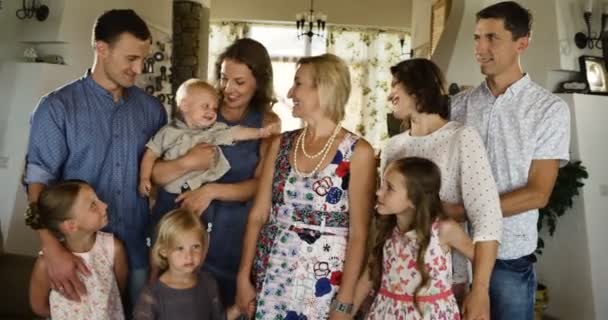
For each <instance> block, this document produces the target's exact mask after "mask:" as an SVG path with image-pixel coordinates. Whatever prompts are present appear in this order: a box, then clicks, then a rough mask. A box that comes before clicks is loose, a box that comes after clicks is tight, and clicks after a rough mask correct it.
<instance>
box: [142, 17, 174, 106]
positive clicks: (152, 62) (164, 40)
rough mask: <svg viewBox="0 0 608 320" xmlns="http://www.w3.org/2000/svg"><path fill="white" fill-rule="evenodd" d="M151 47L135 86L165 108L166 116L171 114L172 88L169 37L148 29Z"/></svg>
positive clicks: (163, 33) (170, 44)
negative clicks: (150, 35)
mask: <svg viewBox="0 0 608 320" xmlns="http://www.w3.org/2000/svg"><path fill="white" fill-rule="evenodd" d="M150 32H151V33H152V45H151V46H150V55H149V56H148V57H146V59H145V60H144V68H143V71H142V74H141V75H140V76H139V77H138V79H137V83H136V85H137V86H138V87H140V88H142V89H144V90H145V91H146V92H147V93H148V94H150V95H153V96H155V97H156V98H157V99H158V100H159V101H160V102H161V103H162V104H163V106H164V107H165V110H166V111H167V114H168V115H169V116H170V115H171V114H172V110H173V109H172V108H173V99H174V94H173V86H172V84H171V79H172V72H171V59H170V57H171V51H172V48H173V46H172V43H171V37H170V36H169V35H168V34H166V33H165V32H162V31H159V30H156V29H154V28H150Z"/></svg>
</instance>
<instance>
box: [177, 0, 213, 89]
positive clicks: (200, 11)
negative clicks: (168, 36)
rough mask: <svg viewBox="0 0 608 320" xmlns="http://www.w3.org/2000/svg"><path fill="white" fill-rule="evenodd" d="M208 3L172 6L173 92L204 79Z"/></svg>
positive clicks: (190, 2) (182, 3)
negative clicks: (182, 84)
mask: <svg viewBox="0 0 608 320" xmlns="http://www.w3.org/2000/svg"><path fill="white" fill-rule="evenodd" d="M208 42H209V1H182V0H179V1H174V2H173V56H172V57H171V60H172V65H173V79H172V85H173V90H177V88H178V87H179V85H180V84H181V83H182V82H184V81H185V80H188V79H189V78H193V77H196V78H199V77H200V78H203V79H204V78H206V75H207V56H208Z"/></svg>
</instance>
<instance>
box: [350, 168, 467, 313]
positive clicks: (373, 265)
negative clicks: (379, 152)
mask: <svg viewBox="0 0 608 320" xmlns="http://www.w3.org/2000/svg"><path fill="white" fill-rule="evenodd" d="M440 187H441V174H440V171H439V168H438V167H437V166H436V165H435V164H434V163H433V162H431V161H430V160H427V159H423V158H415V157H410V158H403V159H400V160H396V161H394V162H391V163H390V164H389V165H388V167H387V169H386V171H385V172H384V179H383V182H382V186H381V188H380V189H379V190H378V192H377V196H378V200H377V201H378V202H377V206H376V208H377V211H378V214H379V216H378V218H377V219H376V224H375V227H376V229H375V235H374V238H373V242H372V249H371V253H370V258H369V264H368V266H367V269H366V270H365V272H364V274H363V276H362V277H361V279H360V281H359V283H358V285H357V289H356V298H355V305H356V306H357V305H359V304H360V303H361V302H362V301H363V300H364V298H365V297H366V296H367V294H368V293H369V292H370V291H371V290H372V289H375V292H377V295H376V297H375V300H374V302H373V304H372V306H371V308H370V310H369V314H368V315H367V318H368V319H399V320H422V319H424V320H448V319H449V320H458V319H460V312H459V310H458V305H457V303H456V299H455V297H454V294H453V293H452V290H451V286H452V256H451V254H450V249H451V248H454V249H456V250H458V251H460V252H462V253H463V254H465V255H466V256H467V257H469V258H470V259H472V258H473V253H474V247H473V242H472V241H471V239H470V238H469V237H468V236H467V234H466V233H465V232H464V230H463V229H462V228H461V227H460V226H459V225H458V223H456V222H455V221H453V220H451V219H449V218H447V217H446V216H445V214H444V213H443V211H442V205H441V200H440V199H439V189H440Z"/></svg>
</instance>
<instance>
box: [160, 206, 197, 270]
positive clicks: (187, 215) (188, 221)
mask: <svg viewBox="0 0 608 320" xmlns="http://www.w3.org/2000/svg"><path fill="white" fill-rule="evenodd" d="M190 231H196V232H198V233H199V236H200V238H201V242H202V244H203V246H206V245H207V230H205V228H204V227H203V224H202V223H201V221H200V218H199V216H198V215H196V214H194V213H192V212H190V211H188V210H186V209H175V210H172V211H169V212H168V213H167V214H165V216H164V217H163V218H162V219H161V220H160V222H159V223H158V226H157V227H156V241H155V242H154V246H152V253H151V255H152V263H154V264H155V265H156V266H157V267H158V268H159V269H160V270H166V269H167V268H168V266H169V263H168V261H167V257H166V255H163V254H162V253H161V251H165V252H166V251H170V250H172V249H173V248H174V247H175V239H176V238H177V236H178V235H180V234H184V233H186V232H190Z"/></svg>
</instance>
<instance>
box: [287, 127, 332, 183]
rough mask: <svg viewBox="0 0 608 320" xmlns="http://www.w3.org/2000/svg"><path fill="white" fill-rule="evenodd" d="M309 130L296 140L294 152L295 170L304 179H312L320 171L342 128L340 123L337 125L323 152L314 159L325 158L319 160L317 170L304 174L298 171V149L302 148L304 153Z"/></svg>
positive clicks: (304, 131)
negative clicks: (305, 139) (305, 138)
mask: <svg viewBox="0 0 608 320" xmlns="http://www.w3.org/2000/svg"><path fill="white" fill-rule="evenodd" d="M307 128H308V127H304V130H303V131H302V133H301V134H300V136H299V137H298V140H296V149H295V150H294V152H293V170H294V171H295V172H296V174H297V175H299V176H301V177H304V178H310V177H312V176H313V175H314V174H316V173H317V172H318V171H319V169H320V168H321V164H323V162H325V158H326V157H327V154H328V153H329V149H331V146H332V145H333V144H334V140H335V139H336V137H337V136H338V133H339V132H340V129H341V128H342V127H341V126H340V124H339V123H338V124H337V125H336V128H335V129H334V132H333V133H332V135H331V136H330V137H329V139H327V142H326V143H325V146H323V148H322V149H321V152H319V154H317V155H315V156H314V157H313V158H316V157H318V156H319V155H321V154H322V155H323V156H322V157H321V160H319V162H318V163H317V165H316V166H315V168H314V169H312V171H311V172H309V173H304V172H302V171H300V170H299V169H298V147H300V149H302V151H304V139H303V138H304V136H305V135H306V129H307ZM304 155H305V156H306V154H304ZM308 158H309V159H311V157H308Z"/></svg>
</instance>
